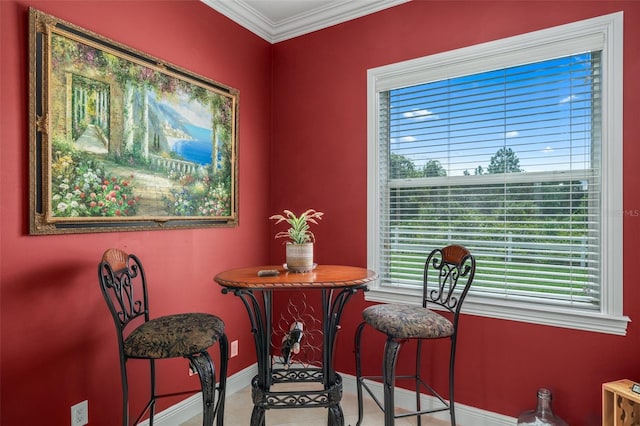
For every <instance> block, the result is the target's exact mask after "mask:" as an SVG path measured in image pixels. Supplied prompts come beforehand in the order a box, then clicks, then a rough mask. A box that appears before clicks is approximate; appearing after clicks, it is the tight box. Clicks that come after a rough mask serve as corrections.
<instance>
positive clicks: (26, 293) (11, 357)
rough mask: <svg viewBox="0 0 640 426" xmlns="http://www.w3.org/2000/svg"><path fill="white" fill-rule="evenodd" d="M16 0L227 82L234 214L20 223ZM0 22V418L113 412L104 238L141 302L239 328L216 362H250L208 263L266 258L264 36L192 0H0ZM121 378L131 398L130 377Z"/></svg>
mask: <svg viewBox="0 0 640 426" xmlns="http://www.w3.org/2000/svg"><path fill="white" fill-rule="evenodd" d="M28 6H33V7H35V8H37V9H40V10H42V11H43V12H46V13H49V14H52V15H54V16H57V17H59V18H61V19H64V20H66V21H69V22H71V23H74V24H76V25H79V26H81V27H84V28H86V29H89V30H91V31H94V32H97V33H99V34H101V35H103V36H105V37H108V38H110V39H112V40H115V41H118V42H120V43H123V44H126V45H128V46H130V47H133V48H135V49H137V50H140V51H143V52H146V53H148V54H151V55H153V56H155V57H158V58H161V59H163V60H166V61H168V62H170V63H173V64H176V65H178V66H180V67H182V68H186V69H188V70H190V71H193V72H195V73H197V74H200V75H202V76H205V77H207V78H210V79H213V80H216V81H219V82H221V83H223V84H226V85H229V86H231V87H234V88H237V89H239V91H240V130H239V137H240V148H239V161H240V164H241V168H240V204H239V206H240V226H239V227H237V228H221V229H195V230H179V231H176V230H172V231H151V232H124V233H104V234H82V235H57V236H29V235H28V212H29V210H28V198H29V197H28V194H29V190H28V188H29V186H28V146H29V144H28V133H27V130H28V127H27V126H28V123H27V120H28V114H27V112H28V84H27V82H28V62H27V58H28V56H27V51H28V41H27V22H28V14H27V9H28ZM0 25H1V33H0V43H1V51H0V52H1V59H0V62H1V67H2V71H1V77H0V81H1V84H2V86H1V92H0V108H1V112H0V126H1V131H0V190H1V194H2V196H1V202H0V224H1V227H2V229H1V232H0V235H1V237H0V238H1V244H0V250H1V256H0V261H1V262H2V263H1V269H0V272H1V276H0V283H1V284H0V285H1V288H0V289H1V315H2V317H1V323H2V325H1V327H2V328H1V344H2V348H1V352H0V355H1V366H0V367H1V374H2V382H1V391H2V396H1V401H0V405H1V417H0V424H2V425H5V426H14V425H15V426H18V425H20V426H22V425H44V424H49V425H68V424H70V407H71V405H73V404H75V403H78V402H80V401H82V400H84V399H88V400H89V420H90V424H91V425H103V426H113V425H116V424H119V423H120V378H119V373H118V371H119V370H118V358H117V346H116V340H115V331H114V328H113V321H112V319H111V317H110V314H109V312H108V310H107V308H106V305H105V304H104V301H103V300H102V295H101V293H100V290H99V287H98V282H97V265H98V262H99V260H100V257H101V256H102V253H103V251H104V250H105V249H106V248H108V247H112V246H116V247H123V248H124V249H125V250H128V251H130V252H133V253H136V254H138V256H140V258H141V259H142V261H143V263H144V265H145V268H146V271H147V275H148V277H149V279H150V284H151V310H152V312H151V313H152V316H159V315H162V314H166V313H171V312H184V311H192V310H193V311H204V312H212V313H217V314H218V315H220V316H221V317H222V318H223V319H224V320H225V322H226V324H227V334H228V336H229V339H230V340H235V339H239V340H240V356H238V357H237V358H233V359H232V360H231V362H230V373H231V374H233V373H236V372H237V371H239V370H241V369H243V368H245V367H247V366H248V365H251V364H253V363H254V362H255V355H254V351H253V348H252V344H253V343H252V342H253V338H252V337H251V334H250V332H249V329H250V326H249V324H248V320H247V315H246V312H245V311H244V307H243V306H242V304H241V302H240V301H239V300H236V298H235V297H234V296H231V295H226V296H225V295H222V294H221V292H220V288H219V286H218V285H217V284H215V283H214V282H213V276H214V275H215V274H216V273H218V272H220V271H222V270H224V269H227V268H231V267H237V266H246V265H249V264H256V263H257V264H260V263H265V262H266V261H267V259H268V249H269V243H268V241H269V240H270V236H269V220H268V216H269V213H270V210H269V209H268V206H269V199H268V195H269V185H268V179H267V177H268V176H269V175H270V166H269V162H268V161H265V159H266V158H268V156H269V139H270V125H271V124H270V106H271V104H270V102H271V56H270V55H271V45H270V44H269V43H267V42H266V41H264V40H262V39H260V38H259V37H257V36H255V35H253V34H252V33H250V32H249V31H246V30H245V29H243V28H242V27H240V26H238V25H237V24H235V23H233V22H231V21H230V20H228V19H227V18H225V17H224V16H222V15H220V14H218V13H216V12H215V11H213V10H212V9H211V8H209V7H207V6H206V5H204V4H203V3H201V2H198V1H192V0H187V1H185V0H181V1H153V2H150V1H117V2H116V1H33V2H27V1H14V0H2V1H0ZM131 365H132V366H133V365H135V363H131ZM139 365H140V363H138V366H139ZM161 369H162V371H161V373H160V380H159V386H160V390H161V391H167V390H169V389H173V388H174V387H173V386H174V385H184V386H185V387H186V388H197V387H198V380H197V378H196V377H188V374H187V369H188V364H187V363H186V361H184V360H177V361H176V362H173V361H168V362H166V363H165V364H163V366H162V367H161ZM134 370H136V368H135V367H134ZM134 374H136V372H135V371H134ZM137 382H140V381H137ZM134 383H136V381H134ZM167 385H169V386H167ZM132 386H133V392H132V393H133V394H134V401H133V405H134V406H140V404H141V403H142V395H141V393H140V389H141V386H136V385H135V384H133V385H132ZM136 391H137V392H136ZM176 402H177V400H172V401H166V402H164V403H163V404H162V405H161V406H160V407H159V408H160V409H163V408H166V407H167V406H168V404H173V403H176Z"/></svg>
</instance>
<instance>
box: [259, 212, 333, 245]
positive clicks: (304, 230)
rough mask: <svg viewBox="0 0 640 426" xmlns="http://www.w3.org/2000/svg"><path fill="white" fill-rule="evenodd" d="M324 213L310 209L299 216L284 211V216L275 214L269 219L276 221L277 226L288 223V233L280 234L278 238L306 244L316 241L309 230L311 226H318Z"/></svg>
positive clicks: (277, 235)
mask: <svg viewBox="0 0 640 426" xmlns="http://www.w3.org/2000/svg"><path fill="white" fill-rule="evenodd" d="M323 214H324V213H322V212H318V211H315V210H313V209H309V210H307V211H305V212H303V213H301V214H300V215H299V216H296V215H295V213H293V212H292V211H291V210H284V215H281V214H274V215H273V216H271V217H270V218H269V219H272V220H275V221H276V225H277V224H279V223H280V222H287V223H288V224H289V225H290V228H289V229H288V230H286V231H282V232H278V233H277V234H276V238H289V240H291V242H292V243H294V244H304V243H308V242H313V241H315V236H314V235H313V232H311V230H310V229H309V224H310V223H313V224H316V225H317V224H318V220H320V219H322V215H323Z"/></svg>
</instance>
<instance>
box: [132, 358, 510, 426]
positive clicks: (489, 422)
mask: <svg viewBox="0 0 640 426" xmlns="http://www.w3.org/2000/svg"><path fill="white" fill-rule="evenodd" d="M256 374H258V366H257V364H253V365H250V366H249V367H247V368H245V369H244V370H242V371H239V372H238V373H236V374H234V375H232V376H230V377H229V378H228V379H227V398H233V394H234V393H236V392H238V391H239V390H241V389H244V388H245V387H247V386H249V384H250V383H251V379H252V378H253V377H254V376H255V375H256ZM340 376H342V388H343V390H344V392H347V393H353V394H355V393H356V378H355V376H351V375H349V374H344V373H340ZM369 388H370V389H371V391H372V392H373V393H374V394H375V395H376V397H377V398H378V399H379V400H380V401H382V400H383V396H382V384H380V383H377V382H369ZM366 397H367V395H366V392H365V398H366ZM437 402H438V400H437V399H436V398H435V397H432V396H430V395H422V401H421V403H422V407H423V408H424V409H427V408H430V407H435V406H437V405H436V404H437ZM395 403H396V406H397V407H398V408H404V409H407V410H411V409H412V407H413V406H414V404H415V395H414V393H413V392H412V391H409V390H406V389H400V388H398V389H396V396H395ZM201 413H202V394H201V393H197V394H195V395H192V396H190V397H189V398H187V399H185V400H183V401H180V402H179V403H177V404H175V405H172V406H171V407H169V408H167V409H166V410H163V411H161V412H159V413H157V414H156V415H155V418H154V424H156V425H157V426H175V425H179V424H180V423H183V422H186V421H187V420H189V419H190V418H192V417H195V416H197V415H198V414H201ZM432 416H433V417H436V418H438V419H442V420H445V421H446V420H448V419H449V414H448V412H446V411H445V412H441V413H435V414H432ZM516 421H517V419H516V418H514V417H509V416H505V415H502V414H498V413H493V412H491V411H486V410H482V409H479V408H474V407H470V406H468V405H464V404H460V403H457V404H456V423H460V424H463V425H469V426H471V425H472V426H513V425H514V424H516ZM148 424H149V421H148V420H145V421H143V422H142V423H139V425H140V426H148Z"/></svg>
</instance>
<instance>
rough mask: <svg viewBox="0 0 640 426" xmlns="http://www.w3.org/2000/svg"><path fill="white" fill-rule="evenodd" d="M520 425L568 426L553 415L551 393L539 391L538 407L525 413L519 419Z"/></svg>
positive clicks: (543, 390) (546, 390) (545, 390)
mask: <svg viewBox="0 0 640 426" xmlns="http://www.w3.org/2000/svg"><path fill="white" fill-rule="evenodd" d="M518 425H531V426H534V425H535V426H547V425H553V426H568V425H567V423H566V422H565V421H564V420H562V419H561V418H560V417H558V416H556V415H555V414H553V410H552V409H551V391H550V390H549V389H544V388H541V389H538V407H537V408H536V409H535V410H531V411H525V412H524V413H522V414H520V416H519V417H518Z"/></svg>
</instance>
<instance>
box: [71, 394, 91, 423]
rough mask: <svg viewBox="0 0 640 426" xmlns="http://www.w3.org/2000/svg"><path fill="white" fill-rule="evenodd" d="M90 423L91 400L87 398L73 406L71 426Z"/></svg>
mask: <svg viewBox="0 0 640 426" xmlns="http://www.w3.org/2000/svg"><path fill="white" fill-rule="evenodd" d="M88 423H89V401H87V400H86V399H85V400H84V401H82V402H79V403H77V404H76V405H73V406H72V407H71V426H83V425H86V424H88Z"/></svg>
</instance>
